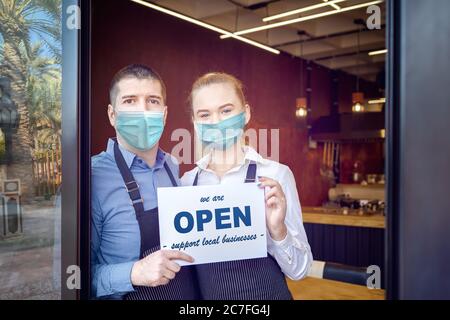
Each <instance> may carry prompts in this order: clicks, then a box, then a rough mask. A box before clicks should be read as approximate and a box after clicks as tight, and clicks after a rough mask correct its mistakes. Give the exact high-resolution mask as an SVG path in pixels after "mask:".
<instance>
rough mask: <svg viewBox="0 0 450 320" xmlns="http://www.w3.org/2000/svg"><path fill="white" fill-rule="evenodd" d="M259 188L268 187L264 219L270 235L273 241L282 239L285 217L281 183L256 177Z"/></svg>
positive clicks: (284, 235) (284, 232)
mask: <svg viewBox="0 0 450 320" xmlns="http://www.w3.org/2000/svg"><path fill="white" fill-rule="evenodd" d="M258 178H259V184H258V186H259V187H260V188H266V187H267V188H268V190H267V191H266V195H265V198H266V221H267V228H268V229H269V233H270V236H271V237H272V239H274V240H275V241H281V240H283V239H284V238H285V237H286V235H287V228H286V225H285V223H284V219H285V218H286V198H285V196H284V192H283V189H282V188H281V185H280V184H279V183H278V182H277V181H275V180H273V179H270V178H267V177H258Z"/></svg>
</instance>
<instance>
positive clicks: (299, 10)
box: [262, 0, 348, 22]
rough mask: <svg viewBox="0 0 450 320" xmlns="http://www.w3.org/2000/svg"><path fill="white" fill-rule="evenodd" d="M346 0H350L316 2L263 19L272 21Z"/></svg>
mask: <svg viewBox="0 0 450 320" xmlns="http://www.w3.org/2000/svg"><path fill="white" fill-rule="evenodd" d="M344 1H348V0H333V1H327V2H326V3H325V2H324V3H318V4H314V5H312V6H308V7H304V8H299V9H295V10H291V11H287V12H283V13H279V14H275V15H273V16H268V17H265V18H263V19H262V20H263V21H264V22H267V21H271V20H276V19H280V18H284V17H287V16H291V15H294V14H298V13H302V12H307V11H311V10H315V9H319V8H323V7H327V6H330V5H335V4H336V3H340V2H344ZM338 8H339V7H338ZM339 9H340V8H339Z"/></svg>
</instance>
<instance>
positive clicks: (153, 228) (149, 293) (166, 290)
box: [114, 141, 200, 300]
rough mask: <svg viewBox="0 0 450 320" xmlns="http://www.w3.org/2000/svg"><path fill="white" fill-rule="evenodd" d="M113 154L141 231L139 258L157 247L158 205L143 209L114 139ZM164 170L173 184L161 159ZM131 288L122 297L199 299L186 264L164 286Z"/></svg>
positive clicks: (195, 282) (194, 279) (193, 273)
mask: <svg viewBox="0 0 450 320" xmlns="http://www.w3.org/2000/svg"><path fill="white" fill-rule="evenodd" d="M114 157H115V160H116V164H117V167H118V168H119V171H120V174H121V175H122V178H123V181H124V183H125V186H126V188H127V191H128V195H129V196H130V200H131V203H132V204H133V207H134V211H135V213H136V219H137V221H138V223H139V230H140V234H141V248H140V259H142V258H144V257H146V256H148V255H150V254H152V253H153V252H155V251H158V250H159V249H160V242H159V222H158V207H156V208H153V209H151V210H147V211H145V210H144V201H143V200H142V197H141V193H140V192H139V186H138V184H137V183H136V180H135V179H134V177H133V174H132V173H131V171H130V169H129V168H128V166H127V164H126V162H125V159H124V158H123V155H122V153H121V152H120V150H119V146H118V144H117V141H116V142H115V144H114ZM164 169H165V170H166V172H167V175H168V176H169V178H170V181H171V182H172V185H173V186H174V187H176V186H177V185H178V184H177V181H176V180H175V178H174V176H173V174H172V172H171V171H170V168H169V166H168V165H167V162H164ZM134 289H135V291H133V292H130V293H128V294H126V295H125V297H124V298H125V300H196V299H199V298H200V296H199V289H198V285H197V278H196V275H195V270H194V269H193V267H186V266H183V267H181V270H180V271H179V272H178V273H177V274H176V276H175V278H174V279H173V280H170V282H169V283H168V284H166V285H162V286H157V287H145V286H134Z"/></svg>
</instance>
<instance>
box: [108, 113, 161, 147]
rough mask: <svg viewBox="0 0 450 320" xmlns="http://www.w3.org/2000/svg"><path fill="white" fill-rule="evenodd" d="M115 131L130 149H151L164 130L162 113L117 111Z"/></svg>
mask: <svg viewBox="0 0 450 320" xmlns="http://www.w3.org/2000/svg"><path fill="white" fill-rule="evenodd" d="M116 130H117V132H118V133H119V134H120V136H121V137H122V138H123V139H124V140H125V141H126V143H128V145H130V146H131V147H133V148H135V149H137V150H140V151H147V150H150V149H151V148H153V147H154V146H155V145H156V143H157V142H158V141H159V139H160V138H161V135H162V133H163V130H164V112H158V111H119V112H117V117H116Z"/></svg>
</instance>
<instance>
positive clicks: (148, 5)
mask: <svg viewBox="0 0 450 320" xmlns="http://www.w3.org/2000/svg"><path fill="white" fill-rule="evenodd" d="M130 1H132V2H135V3H138V4H141V5H143V6H145V7H148V8H151V9H154V10H157V11H159V12H163V13H165V14H168V15H171V16H173V17H176V18H179V19H181V20H184V21H188V22H191V23H193V24H196V25H198V26H200V27H203V28H206V29H209V30H212V31H215V32H217V33H220V34H222V35H227V36H228V37H227V38H230V37H231V38H234V39H236V40H239V41H242V42H245V43H247V44H250V45H252V46H255V47H258V48H260V49H264V50H266V51H269V52H272V53H274V54H279V53H280V51H279V50H276V49H274V48H271V47H269V46H266V45H264V44H262V43H259V42H256V41H253V40H250V39H247V38H244V37H240V36H239V35H235V34H233V33H231V32H229V31H227V30H224V29H221V28H218V27H216V26H213V25H211V24H209V23H205V22H203V21H200V20H197V19H194V18H191V17H188V16H185V15H184V14H181V13H178V12H175V11H172V10H169V9H166V8H163V7H160V6H157V5H155V4H153V3H150V2H146V1H142V0H130Z"/></svg>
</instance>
